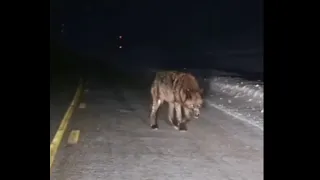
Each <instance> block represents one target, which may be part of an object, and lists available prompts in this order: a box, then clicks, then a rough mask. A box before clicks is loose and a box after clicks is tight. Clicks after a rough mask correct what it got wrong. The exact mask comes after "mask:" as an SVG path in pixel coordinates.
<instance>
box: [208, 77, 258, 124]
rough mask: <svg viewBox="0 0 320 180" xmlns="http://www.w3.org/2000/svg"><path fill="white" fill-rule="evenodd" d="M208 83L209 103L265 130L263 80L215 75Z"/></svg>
mask: <svg viewBox="0 0 320 180" xmlns="http://www.w3.org/2000/svg"><path fill="white" fill-rule="evenodd" d="M215 73H216V72H215ZM216 74H217V73H216ZM208 83H209V95H207V97H206V102H207V104H209V105H210V106H213V107H215V108H217V109H220V110H221V111H224V112H225V113H227V114H229V115H231V116H233V117H235V118H236V119H239V120H242V121H245V122H246V123H248V124H251V125H253V126H255V127H258V128H259V129H261V130H263V112H264V111H263V82H261V81H248V80H245V79H243V78H239V77H233V76H230V75H215V76H213V77H212V78H210V79H209V82H208Z"/></svg>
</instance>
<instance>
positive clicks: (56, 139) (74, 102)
mask: <svg viewBox="0 0 320 180" xmlns="http://www.w3.org/2000/svg"><path fill="white" fill-rule="evenodd" d="M82 90H83V81H82V79H80V82H79V86H78V88H77V91H76V93H75V95H74V97H73V100H72V102H71V104H70V106H69V107H68V110H67V112H66V113H65V114H64V117H63V119H62V121H61V123H60V125H59V128H58V131H57V132H56V134H55V136H54V138H53V140H52V141H51V144H50V172H51V168H52V164H53V161H54V159H55V156H56V153H57V150H58V148H59V145H60V143H61V140H62V138H63V134H64V132H65V131H66V129H67V126H68V123H69V120H70V117H71V115H72V113H73V111H74V109H75V107H76V106H77V104H78V102H79V98H80V95H81V92H82Z"/></svg>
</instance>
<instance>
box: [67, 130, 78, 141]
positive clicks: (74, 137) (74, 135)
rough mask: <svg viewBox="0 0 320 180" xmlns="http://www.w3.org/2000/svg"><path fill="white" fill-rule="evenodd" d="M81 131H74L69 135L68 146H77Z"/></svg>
mask: <svg viewBox="0 0 320 180" xmlns="http://www.w3.org/2000/svg"><path fill="white" fill-rule="evenodd" d="M79 136H80V130H72V131H71V133H70V134H69V138H68V144H77V143H78V141H79Z"/></svg>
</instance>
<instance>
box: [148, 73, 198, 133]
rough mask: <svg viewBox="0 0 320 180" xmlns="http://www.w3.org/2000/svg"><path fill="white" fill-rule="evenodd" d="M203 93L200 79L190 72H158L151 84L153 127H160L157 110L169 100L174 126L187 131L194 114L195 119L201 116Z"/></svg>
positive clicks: (171, 120) (151, 121)
mask: <svg viewBox="0 0 320 180" xmlns="http://www.w3.org/2000/svg"><path fill="white" fill-rule="evenodd" d="M202 94H203V89H201V88H200V87H199V83H198V81H197V80H196V78H195V77H194V76H193V75H192V74H190V73H185V72H179V71H160V72H157V73H156V75H155V78H154V80H153V83H152V85H151V96H152V105H151V112H150V126H151V128H152V129H158V128H159V127H158V123H157V112H158V109H159V107H160V106H161V105H162V104H163V103H164V102H167V103H168V104H169V110H168V119H169V121H170V122H171V124H172V125H173V127H174V128H176V129H177V130H179V131H187V122H188V121H189V120H190V119H191V118H192V116H193V117H194V118H195V119H198V118H199V116H200V109H201V107H202V105H203V98H202ZM174 110H175V112H176V119H175V117H174ZM182 110H183V111H184V113H183V112H182ZM183 114H184V117H183Z"/></svg>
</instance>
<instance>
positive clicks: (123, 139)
mask: <svg viewBox="0 0 320 180" xmlns="http://www.w3.org/2000/svg"><path fill="white" fill-rule="evenodd" d="M140 83H141V81H139V80H137V81H130V83H125V82H118V83H103V81H99V80H89V81H88V84H87V86H86V88H85V89H87V90H88V92H86V93H84V97H83V99H82V102H84V103H86V108H84V109H77V110H76V111H75V113H74V115H73V117H72V118H71V121H70V124H69V126H68V129H67V131H66V134H65V138H64V140H63V142H62V143H61V146H60V149H59V151H58V153H57V156H56V160H55V163H54V165H53V166H54V168H53V171H52V174H51V179H52V180H122V179H123V180H141V179H143V180H158V179H159V180H165V179H168V180H189V179H190V180H206V179H208V180H209V179H210V180H262V179H263V131H261V130H260V129H258V128H256V127H253V126H251V125H249V124H246V123H245V122H242V121H240V120H237V119H234V118H232V117H230V116H229V115H227V114H224V113H223V112H221V111H219V110H217V109H215V108H214V107H211V106H205V107H204V108H203V109H202V112H201V117H200V118H199V119H198V120H194V121H191V122H190V123H189V125H188V131H187V132H179V131H177V130H175V129H174V128H173V127H172V126H170V125H169V124H168V123H167V121H166V120H167V106H166V105H165V106H163V107H162V108H161V109H160V112H159V130H151V129H150V127H149V122H148V116H149V108H150V103H151V97H150V93H149V89H148V87H149V84H147V85H146V86H139V85H138V84H140ZM111 84H112V85H111ZM129 84H130V85H129ZM71 130H80V138H79V141H78V143H77V144H74V145H68V144H67V142H66V141H67V137H68V135H69V133H70V131H71Z"/></svg>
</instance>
